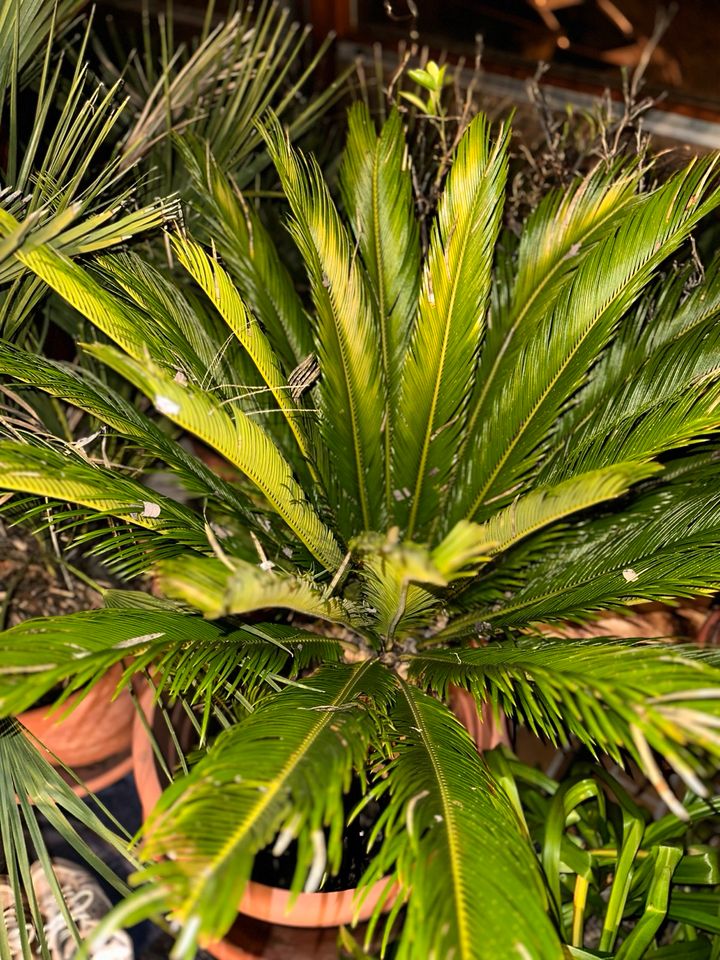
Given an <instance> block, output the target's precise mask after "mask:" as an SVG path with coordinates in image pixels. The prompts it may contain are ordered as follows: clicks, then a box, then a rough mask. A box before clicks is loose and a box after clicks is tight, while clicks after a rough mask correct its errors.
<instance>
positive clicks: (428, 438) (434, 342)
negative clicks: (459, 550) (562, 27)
mask: <svg viewBox="0 0 720 960" xmlns="http://www.w3.org/2000/svg"><path fill="white" fill-rule="evenodd" d="M508 140H509V130H508V129H507V128H506V129H501V130H500V131H499V133H498V135H497V138H496V139H495V141H494V142H493V141H492V140H491V134H490V129H489V125H488V122H487V120H486V119H485V117H484V116H482V115H478V116H477V117H475V119H474V120H473V121H472V123H471V124H470V126H469V127H468V129H467V131H466V132H465V134H464V136H463V138H462V140H461V142H460V144H459V146H458V148H457V153H456V156H455V160H454V162H453V166H452V169H451V171H450V174H449V176H448V179H447V182H446V185H445V189H444V192H443V196H442V199H441V201H440V206H439V209H438V215H437V221H436V223H435V225H434V227H433V230H432V234H431V237H430V250H429V253H428V256H427V260H426V263H425V267H424V270H423V279H422V289H421V293H420V300H419V306H418V312H417V316H416V319H415V323H414V324H413V327H412V331H411V335H410V348H409V354H408V356H407V358H406V359H405V363H404V368H403V377H402V385H401V389H400V397H399V401H398V404H399V405H398V413H397V421H396V423H397V426H396V438H397V439H396V450H395V459H394V468H395V475H394V480H393V486H394V488H395V489H396V490H397V491H398V492H399V499H398V503H397V504H396V505H395V510H394V513H395V516H396V518H397V519H398V522H399V524H400V526H401V527H403V528H404V530H405V535H406V536H407V537H408V538H409V539H411V538H412V537H413V535H414V534H415V532H416V531H418V532H419V533H420V534H421V535H422V534H423V533H424V532H426V530H427V528H428V525H429V524H430V523H431V521H433V520H434V519H436V518H437V511H438V506H439V503H440V500H441V494H440V490H441V488H442V487H443V485H444V484H445V483H446V482H447V479H448V476H449V473H450V469H451V465H452V460H453V450H454V447H455V445H456V442H457V438H458V437H459V436H460V434H461V431H462V422H463V417H464V414H465V407H466V404H467V401H468V398H469V395H470V391H471V389H472V385H473V376H474V373H475V368H476V363H477V355H478V351H479V348H480V343H481V340H482V335H483V330H484V326H485V312H486V309H487V299H488V293H489V290H490V279H491V270H492V263H493V256H494V250H495V242H496V240H497V236H498V231H499V229H500V217H501V214H502V206H503V199H504V190H505V179H506V176H507V148H508ZM408 492H409V493H408Z"/></svg>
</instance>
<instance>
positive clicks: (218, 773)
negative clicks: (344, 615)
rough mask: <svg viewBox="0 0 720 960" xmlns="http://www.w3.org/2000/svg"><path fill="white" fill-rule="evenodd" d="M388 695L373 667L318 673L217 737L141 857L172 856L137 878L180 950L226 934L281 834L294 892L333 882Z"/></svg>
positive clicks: (164, 809) (168, 798) (169, 803)
mask: <svg viewBox="0 0 720 960" xmlns="http://www.w3.org/2000/svg"><path fill="white" fill-rule="evenodd" d="M393 690H394V683H393V680H392V676H391V674H389V673H388V672H387V671H385V670H383V669H382V667H380V665H379V664H377V663H374V662H371V661H366V662H365V663H362V664H359V665H357V666H352V667H351V666H336V667H331V666H328V667H325V668H323V669H321V670H320V671H318V672H317V673H315V674H314V675H313V676H312V677H310V678H309V679H308V680H306V681H300V682H299V684H298V685H296V686H293V687H289V688H288V689H286V690H284V691H283V692H282V693H280V694H278V695H277V696H274V697H272V698H269V699H268V700H266V701H265V702H264V703H262V704H261V705H260V706H259V707H258V708H257V709H256V710H255V711H254V712H253V713H252V714H251V715H250V716H249V717H247V718H246V719H245V720H243V721H241V722H240V723H238V724H237V725H236V726H235V727H233V728H232V729H230V730H228V731H226V732H225V733H224V734H222V735H221V736H220V737H219V738H218V740H217V743H216V744H215V746H214V747H213V748H212V749H211V750H210V752H209V754H208V755H207V757H206V758H204V759H203V760H201V761H200V762H199V763H198V765H197V766H196V767H195V769H194V770H193V771H192V773H191V774H190V776H189V778H188V779H186V780H180V781H178V782H177V783H176V784H175V785H174V786H173V787H171V788H170V789H169V790H168V791H166V793H165V794H164V795H163V797H162V799H161V800H160V802H159V804H158V807H157V809H156V811H155V814H154V815H153V817H152V818H151V820H150V822H149V823H148V825H147V830H146V845H145V852H146V854H147V856H148V857H150V858H152V857H156V856H163V855H166V854H167V853H170V852H171V853H173V854H174V856H173V859H172V860H168V861H165V862H164V863H157V864H155V865H154V866H152V865H151V866H150V867H149V868H148V869H147V871H146V873H145V875H146V876H147V877H153V876H157V877H158V879H159V880H160V881H161V883H162V886H163V888H164V889H165V891H166V892H167V895H168V900H169V902H170V904H171V905H172V906H173V908H174V915H175V916H176V917H177V918H178V919H181V920H182V921H183V923H184V924H185V930H186V932H187V933H188V934H189V937H188V939H194V937H195V936H197V935H198V934H199V935H200V937H201V938H204V937H216V936H218V935H221V934H222V933H224V932H225V930H226V929H227V928H228V927H229V926H230V924H231V923H232V922H233V920H234V919H235V915H236V912H237V904H238V901H239V899H240V896H241V894H242V891H243V889H244V887H245V884H246V883H247V880H248V878H249V875H250V868H251V865H252V860H253V857H254V855H255V853H257V852H258V851H259V850H260V849H262V848H263V847H264V846H265V845H267V844H268V843H270V842H271V841H272V840H273V838H274V837H275V836H276V835H277V834H278V832H279V831H282V832H281V834H280V838H281V840H282V842H283V845H287V843H289V842H290V840H292V839H293V838H294V837H295V836H297V838H298V859H297V870H296V873H295V880H294V884H293V886H294V889H300V888H301V887H302V886H303V885H305V886H306V887H307V885H308V884H309V885H310V889H314V888H315V887H316V886H317V885H318V884H319V883H320V881H321V879H322V875H323V873H324V872H325V871H326V870H327V871H328V872H330V873H333V872H335V871H337V869H338V866H339V864H340V857H341V852H342V833H343V827H344V823H345V817H344V810H343V803H342V797H343V791H344V790H346V789H347V788H348V787H349V785H350V778H351V776H352V773H353V770H355V769H360V768H361V767H362V765H363V764H364V762H365V759H366V755H367V751H368V749H369V747H370V745H371V744H374V743H377V737H378V723H379V721H380V718H381V717H382V715H383V712H384V710H385V709H386V707H387V705H388V703H389V701H390V699H391V697H392V695H393ZM370 703H372V706H369V704H370ZM240 771H247V774H243V773H240ZM318 783H322V785H323V788H322V790H318V789H317V785H318ZM200 823H201V824H202V825H203V827H202V829H201V830H198V829H197V826H198V824H200ZM324 828H325V829H324ZM192 948H193V944H189V945H188V949H187V951H186V952H184V953H183V957H190V956H193V955H194V951H193V949H192Z"/></svg>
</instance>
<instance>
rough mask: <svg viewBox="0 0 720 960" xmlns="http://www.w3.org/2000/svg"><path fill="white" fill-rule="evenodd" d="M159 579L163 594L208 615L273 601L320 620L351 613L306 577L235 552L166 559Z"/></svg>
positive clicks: (273, 604)
mask: <svg viewBox="0 0 720 960" xmlns="http://www.w3.org/2000/svg"><path fill="white" fill-rule="evenodd" d="M270 566H272V565H270ZM158 583H159V586H160V589H161V590H162V592H163V593H164V594H165V596H168V597H172V598H173V599H176V600H183V601H184V602H185V603H189V604H190V605H191V606H192V607H195V609H196V610H201V611H202V613H203V614H204V615H205V616H206V617H209V618H210V619H217V618H218V617H225V616H229V615H230V614H239V613H250V612H251V611H253V610H264V609H270V608H273V607H277V608H280V609H284V610H295V611H296V612H297V613H302V614H305V615H306V616H309V617H317V618H319V619H320V620H331V621H336V622H339V621H343V620H347V619H349V614H348V612H347V611H346V610H345V609H344V607H343V604H342V603H341V602H340V601H339V600H336V599H334V598H329V599H325V598H324V597H323V594H322V592H321V591H320V590H318V589H317V588H316V587H314V586H313V585H312V583H311V582H310V581H308V580H301V579H299V578H298V577H291V576H288V575H287V574H284V573H283V572H282V571H275V570H272V569H263V567H262V566H259V565H255V564H252V563H248V562H247V561H246V560H238V559H236V558H234V557H228V556H224V557H223V559H222V560H217V559H215V558H214V557H198V556H191V555H188V556H182V557H176V558H174V559H173V560H166V561H164V562H163V563H161V564H159V565H158Z"/></svg>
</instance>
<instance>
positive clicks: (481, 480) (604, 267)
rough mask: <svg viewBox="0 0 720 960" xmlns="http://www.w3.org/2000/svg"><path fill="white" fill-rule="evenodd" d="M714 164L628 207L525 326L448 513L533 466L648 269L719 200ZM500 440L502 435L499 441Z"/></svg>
mask: <svg viewBox="0 0 720 960" xmlns="http://www.w3.org/2000/svg"><path fill="white" fill-rule="evenodd" d="M714 169H715V161H714V160H709V161H699V162H697V163H695V164H691V165H690V166H689V167H688V168H687V169H686V170H685V171H683V172H681V173H680V174H678V175H677V176H676V177H674V178H673V179H672V180H670V181H669V182H668V183H667V184H665V185H663V186H662V187H660V188H658V189H657V190H656V191H655V192H654V193H652V194H650V195H647V196H644V197H642V198H641V199H639V200H638V201H637V202H636V203H634V204H633V205H632V206H631V207H630V209H629V211H628V212H627V213H626V215H625V216H624V217H623V218H622V219H621V220H620V221H619V222H618V223H617V224H616V225H615V227H614V229H613V230H612V231H611V232H610V233H609V234H608V235H606V236H605V237H604V238H603V239H602V240H601V241H600V242H599V243H598V244H597V245H596V246H594V247H593V248H592V249H591V251H590V253H589V254H588V256H587V257H585V258H583V259H582V260H581V262H580V263H579V265H578V267H577V270H576V271H575V273H574V274H573V275H572V278H571V280H570V282H568V283H567V284H565V285H564V287H563V289H562V291H561V293H560V295H559V296H558V299H557V300H556V302H555V304H554V305H553V309H552V310H550V311H549V312H548V314H547V315H546V316H545V317H544V319H542V320H540V322H539V323H538V324H537V325H536V326H532V327H531V328H530V329H529V330H527V331H526V338H527V339H525V340H524V343H523V345H522V347H521V349H519V350H518V351H517V353H516V355H515V356H514V358H513V370H512V372H511V374H510V377H509V379H506V380H504V382H503V384H502V390H498V391H496V392H495V395H494V398H493V402H492V406H491V409H490V411H489V412H488V415H487V416H486V417H485V418H484V420H483V423H482V429H481V433H480V434H479V435H478V439H477V443H476V444H475V445H474V447H473V451H472V456H470V454H469V453H468V454H467V455H466V457H465V468H464V469H465V471H466V472H465V473H464V474H463V479H462V482H460V481H459V482H458V484H457V486H456V491H457V494H456V501H455V506H454V509H453V511H452V513H451V516H452V517H453V518H454V519H458V518H459V516H460V515H462V516H465V517H467V518H468V519H472V518H476V517H477V516H478V515H479V516H480V517H481V518H482V517H484V516H487V514H488V511H489V509H491V504H492V502H494V501H496V500H497V498H507V497H508V496H509V493H510V492H511V491H513V490H515V489H516V488H517V485H518V484H519V483H521V482H523V481H524V480H525V478H527V476H528V475H529V474H530V473H531V472H532V471H534V470H535V469H536V468H537V463H538V461H539V459H540V457H541V456H542V453H543V451H544V449H545V446H546V445H547V442H548V438H549V434H550V432H551V430H552V426H553V424H554V422H555V419H556V417H557V416H558V413H559V412H560V411H561V409H562V408H563V406H564V405H565V404H566V403H567V402H568V400H569V398H570V397H571V396H572V395H573V393H575V391H576V390H577V389H578V388H579V387H581V386H582V385H583V383H584V382H585V381H586V379H587V377H588V370H589V369H590V368H591V366H592V364H593V361H594V360H595V358H596V357H597V356H598V354H599V353H601V352H602V350H603V348H604V347H605V346H606V345H607V343H608V341H609V338H610V337H611V335H612V334H613V332H614V330H615V329H616V327H617V325H618V323H619V321H620V319H621V317H622V316H623V314H624V313H625V312H626V311H627V309H628V308H629V307H630V305H631V304H632V303H633V302H634V300H635V299H636V298H637V297H638V295H639V294H640V292H641V291H642V289H643V287H644V286H645V285H646V284H647V283H648V281H649V280H650V278H651V277H652V275H653V273H654V271H655V270H656V269H657V268H658V266H659V265H660V263H661V262H662V260H664V259H665V258H666V257H667V256H668V255H669V254H670V253H671V252H672V251H673V250H675V249H677V247H678V246H679V245H680V243H682V241H683V240H684V239H685V238H686V237H687V236H688V234H689V232H690V231H691V230H692V228H693V226H694V225H695V224H696V223H697V222H698V220H699V219H700V218H701V217H702V216H703V215H704V214H706V213H707V212H708V210H710V209H712V208H713V207H714V206H715V205H716V204H717V202H718V200H719V199H720V195H718V192H717V190H714V189H712V178H713V175H714ZM501 438H502V439H501Z"/></svg>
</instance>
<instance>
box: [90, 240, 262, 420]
mask: <svg viewBox="0 0 720 960" xmlns="http://www.w3.org/2000/svg"><path fill="white" fill-rule="evenodd" d="M97 263H98V266H99V268H100V271H99V272H98V273H96V274H95V277H96V279H97V280H98V281H99V282H100V284H101V286H102V287H103V288H104V289H106V290H107V291H108V292H109V293H111V294H116V296H115V300H116V306H117V307H118V308H119V309H120V311H121V312H123V310H124V308H125V306H126V302H127V303H128V304H129V306H130V307H131V309H132V308H135V309H136V310H137V314H135V315H133V316H132V319H131V323H132V326H135V325H136V323H137V319H138V318H139V316H140V315H142V316H143V317H144V326H145V329H146V330H149V331H150V333H151V336H150V338H148V346H147V347H146V348H145V349H144V350H143V351H142V354H136V353H134V352H132V351H131V350H128V352H129V353H131V355H132V356H133V357H134V358H135V359H136V360H140V359H142V357H143V356H145V355H147V352H148V349H149V350H150V353H151V356H152V358H153V359H154V360H156V361H159V362H161V363H164V364H168V365H172V366H173V367H174V368H175V370H180V371H181V372H182V373H183V374H184V375H185V376H186V377H187V378H188V379H192V380H193V381H194V382H196V383H202V384H203V385H204V386H205V388H206V389H212V390H213V391H214V392H215V393H218V394H219V395H220V397H221V398H222V399H226V398H228V397H236V398H238V401H239V402H240V401H241V399H245V397H243V396H242V394H243V391H242V390H239V389H238V381H240V382H241V383H245V382H246V381H248V384H247V389H246V390H245V391H244V392H245V394H246V397H247V398H249V399H250V400H252V399H253V398H254V395H255V394H256V393H257V391H255V390H254V388H255V387H256V386H258V385H259V384H260V379H259V378H257V377H255V378H254V379H253V374H254V373H255V371H254V368H253V366H252V364H251V363H249V362H248V361H247V358H246V357H245V354H244V351H243V350H242V349H241V348H240V347H239V345H238V344H236V343H235V341H234V339H233V338H230V341H229V342H228V333H229V331H228V329H227V327H226V325H225V323H224V322H223V321H222V319H221V318H220V317H218V316H217V315H216V314H215V313H214V312H212V311H207V312H206V311H204V310H203V309H202V307H201V304H200V303H198V301H197V300H196V299H195V300H191V298H190V296H189V295H188V294H186V293H185V292H184V291H183V290H182V287H181V286H180V285H179V284H178V282H177V281H176V280H175V281H173V280H172V279H171V278H170V277H169V276H167V275H165V274H164V273H163V272H161V270H160V269H159V268H158V267H157V266H154V265H153V264H152V263H148V262H146V261H145V260H143V259H141V258H140V257H139V256H137V255H136V254H133V253H125V254H113V255H109V256H105V257H100V258H98V260H97ZM89 319H92V318H89ZM113 339H115V338H113ZM121 346H124V344H121ZM125 349H128V348H127V347H125ZM231 388H232V389H231ZM249 406H250V408H252V409H254V408H255V404H254V403H250V405H249Z"/></svg>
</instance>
